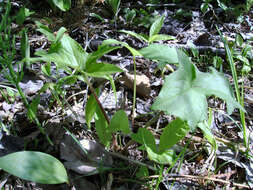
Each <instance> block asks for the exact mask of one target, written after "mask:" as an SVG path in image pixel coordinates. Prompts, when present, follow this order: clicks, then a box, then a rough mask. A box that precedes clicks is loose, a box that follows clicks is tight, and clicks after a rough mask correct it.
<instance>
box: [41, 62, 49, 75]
mask: <svg viewBox="0 0 253 190" xmlns="http://www.w3.org/2000/svg"><path fill="white" fill-rule="evenodd" d="M41 71H42V72H43V73H44V74H45V75H47V76H51V64H50V63H46V64H44V65H42V66H41Z"/></svg>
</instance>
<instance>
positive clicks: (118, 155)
mask: <svg viewBox="0 0 253 190" xmlns="http://www.w3.org/2000/svg"><path fill="white" fill-rule="evenodd" d="M108 153H109V154H110V155H111V156H114V157H118V158H121V159H123V160H126V161H129V162H132V163H134V164H136V165H140V166H145V167H147V168H148V169H150V170H153V171H157V169H155V168H154V167H153V166H150V165H148V164H145V163H142V162H140V161H138V160H133V159H131V158H128V157H126V156H123V155H122V154H119V153H116V152H108Z"/></svg>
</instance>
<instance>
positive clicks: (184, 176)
mask: <svg viewBox="0 0 253 190" xmlns="http://www.w3.org/2000/svg"><path fill="white" fill-rule="evenodd" d="M158 177H159V175H154V176H149V178H158ZM177 178H188V179H193V180H210V181H214V182H219V183H224V184H227V185H230V186H236V187H239V188H246V189H250V186H248V185H245V184H240V183H234V182H231V181H227V180H222V179H217V178H213V177H208V176H194V175H184V174H182V175H175V174H169V175H168V178H166V180H167V181H174V180H179V181H180V180H181V179H177Z"/></svg>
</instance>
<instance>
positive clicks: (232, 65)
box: [216, 26, 248, 147]
mask: <svg viewBox="0 0 253 190" xmlns="http://www.w3.org/2000/svg"><path fill="white" fill-rule="evenodd" d="M216 28H217V30H218V32H219V34H220V36H221V39H222V41H223V43H224V47H225V50H226V54H227V58H228V62H229V65H230V69H231V71H232V76H233V79H234V85H235V92H236V99H237V101H238V102H239V103H240V105H241V106H242V107H244V101H243V90H242V94H240V90H239V85H238V78H237V73H236V68H235V63H234V60H233V55H232V52H231V50H230V48H229V46H228V42H227V40H226V39H225V38H224V37H223V35H222V34H221V32H220V30H219V29H218V27H217V26H216ZM240 118H241V122H242V127H243V141H244V145H245V147H248V138H247V126H246V122H245V113H244V111H243V110H242V109H240Z"/></svg>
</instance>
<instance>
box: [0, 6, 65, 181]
mask: <svg viewBox="0 0 253 190" xmlns="http://www.w3.org/2000/svg"><path fill="white" fill-rule="evenodd" d="M10 10H11V4H10V2H9V1H8V2H7V4H6V7H5V13H4V14H3V15H2V20H1V23H0V64H1V67H2V73H3V74H4V76H5V77H6V79H8V81H9V82H10V83H11V84H12V85H13V86H14V87H15V88H16V89H17V90H16V91H17V92H18V94H19V95H20V96H21V99H22V101H23V102H24V105H25V107H26V108H27V110H28V117H29V118H30V119H31V120H32V121H34V122H35V123H36V124H37V126H38V127H39V129H40V131H41V132H42V133H43V134H45V132H44V129H43V128H42V125H41V124H40V122H39V120H38V118H37V116H36V111H37V105H38V99H37V98H35V99H34V100H33V101H32V102H31V103H30V104H29V103H28V100H27V98H26V96H25V94H24V93H23V91H22V89H21V87H20V85H19V82H20V81H21V80H22V78H23V65H24V62H25V61H20V62H17V61H16V60H15V55H16V49H15V43H16V36H15V35H13V34H12V33H11V21H12V20H14V19H15V18H17V17H14V18H12V17H9V13H10ZM25 11H26V10H25V9H21V11H20V12H19V13H18V15H20V14H22V15H23V13H24V12H25ZM26 16H27V15H26V14H25V13H24V15H23V16H22V18H21V20H19V21H18V23H20V24H22V23H23V21H24V19H25V17H26ZM21 34H22V40H21V53H22V56H23V57H24V58H25V59H27V60H28V59H29V58H30V54H29V53H30V49H29V45H28V41H27V34H26V31H25V30H23V31H22V32H21ZM13 62H15V64H17V68H19V69H18V70H14V65H13ZM27 63H28V62H27ZM6 89H7V92H8V93H9V95H10V93H11V92H10V90H8V88H6ZM45 135H46V134H45ZM47 138H48V137H47ZM48 141H49V142H50V143H51V141H50V139H49V138H48ZM0 168H2V169H3V170H5V171H6V172H8V173H10V174H13V175H15V176H18V177H20V178H22V179H26V180H31V181H35V182H39V183H48V184H56V183H64V182H68V178H67V174H66V170H65V168H64V167H63V165H62V164H61V163H60V161H58V160H57V159H56V158H54V157H52V156H50V155H48V154H44V153H40V152H30V151H23V152H16V153H12V154H8V155H6V156H3V157H1V158H0Z"/></svg>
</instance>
